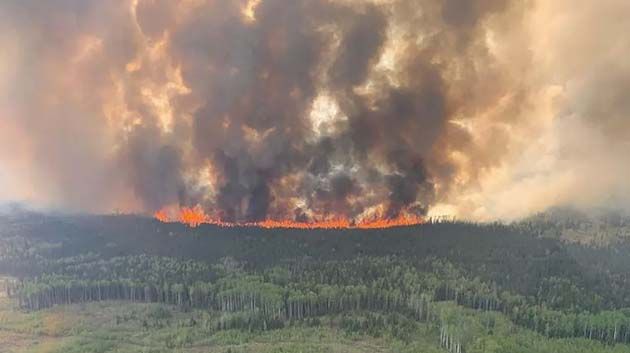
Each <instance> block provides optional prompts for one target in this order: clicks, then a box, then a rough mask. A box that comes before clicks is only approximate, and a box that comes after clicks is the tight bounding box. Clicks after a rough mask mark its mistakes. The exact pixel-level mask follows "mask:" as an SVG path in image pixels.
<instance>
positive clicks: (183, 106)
mask: <svg viewBox="0 0 630 353" xmlns="http://www.w3.org/2000/svg"><path fill="white" fill-rule="evenodd" d="M52 3H53V2H51V3H45V4H44V3H42V2H38V1H8V2H5V3H4V4H3V5H0V10H2V12H4V13H5V14H6V13H8V14H10V15H9V16H7V17H14V18H13V19H12V20H11V23H12V24H13V25H14V26H16V27H18V28H17V31H18V32H25V33H29V37H30V34H32V36H34V37H40V38H43V39H42V40H41V42H37V43H35V44H33V46H34V47H33V48H32V49H31V51H30V54H31V55H37V56H38V57H39V58H41V60H42V61H45V62H52V63H53V65H55V70H56V74H57V73H61V75H63V74H64V73H70V72H73V71H72V70H71V68H69V67H67V66H66V64H65V63H64V60H62V59H61V58H60V57H61V56H63V53H64V52H67V53H70V52H74V51H75V49H76V48H75V45H76V43H77V41H79V40H81V39H82V38H91V37H95V38H99V40H100V43H101V44H100V46H99V47H98V49H95V50H97V53H96V54H94V56H93V57H90V59H89V61H88V62H87V64H82V65H83V66H80V67H81V69H80V70H82V71H80V72H79V73H78V75H80V76H81V77H82V81H84V83H83V84H81V85H80V89H84V90H85V91H86V92H91V93H86V94H85V95H84V96H83V95H81V96H78V97H76V96H73V97H74V98H68V97H64V95H60V97H59V98H58V101H59V102H60V103H59V104H60V105H61V106H62V107H64V109H71V110H72V109H75V110H74V111H71V112H70V113H69V114H67V115H64V116H63V117H58V118H57V116H58V115H59V114H63V113H64V109H62V108H58V107H56V106H55V108H53V109H52V110H44V109H41V110H40V109H35V110H33V111H30V110H29V112H27V113H25V114H27V115H28V117H29V118H28V121H16V122H15V123H16V124H18V125H21V126H22V127H23V128H24V129H25V130H26V131H28V134H31V137H32V138H33V139H34V140H36V141H39V142H42V143H43V142H46V141H47V142H49V143H43V144H42V145H41V146H37V147H36V148H37V152H38V153H41V154H42V155H44V156H45V157H42V158H43V159H46V160H48V161H51V164H55V165H51V166H43V167H42V168H44V169H45V172H46V173H49V174H50V175H51V178H52V179H53V183H55V184H56V185H62V184H63V185H65V184H64V183H66V182H67V176H68V175H76V173H77V170H78V169H81V168H85V169H86V170H85V171H84V172H82V173H85V174H86V175H88V176H89V177H95V176H99V175H103V174H111V175H117V176H116V177H115V179H117V182H116V183H115V184H116V185H119V186H120V185H123V186H122V187H121V188H122V189H123V190H125V189H126V188H130V189H131V190H133V193H134V194H135V196H136V197H137V198H138V200H139V201H140V203H141V204H142V208H143V209H144V210H145V211H148V212H150V211H154V210H157V209H159V208H160V207H163V206H166V205H172V204H180V205H182V206H194V205H196V204H201V205H202V206H203V207H204V208H206V209H207V210H208V212H210V213H212V214H215V215H218V216H220V217H221V218H223V219H225V220H228V221H254V220H263V219H266V218H296V219H298V220H307V219H313V218H321V217H330V216H343V217H348V218H355V217H359V216H361V215H362V214H365V212H370V210H376V211H375V212H381V213H382V214H381V216H384V217H388V218H393V217H397V216H399V215H400V214H401V213H419V214H423V213H425V212H426V210H427V209H428V208H429V207H430V206H431V205H432V204H433V203H434V202H436V201H437V200H439V199H440V198H441V197H444V196H445V195H446V193H447V192H448V190H449V187H450V185H451V183H452V178H453V176H454V174H455V171H456V169H457V166H455V165H453V164H452V162H451V161H450V160H449V158H448V153H447V152H448V151H452V150H453V149H457V150H460V151H461V150H465V149H466V148H468V147H469V146H467V145H466V144H465V142H460V144H461V145H451V144H449V143H448V142H447V141H448V140H449V136H458V141H469V140H470V139H469V138H468V136H467V132H466V131H465V130H463V129H459V128H458V127H457V126H456V125H453V124H451V123H450V122H451V120H452V119H453V118H454V117H455V116H456V115H457V114H462V113H466V112H467V111H469V112H470V111H475V110H479V109H480V106H482V105H483V104H484V103H483V102H473V103H465V104H464V103H462V101H463V98H462V97H465V96H466V94H467V93H468V92H470V91H473V90H474V89H475V87H477V86H478V85H479V84H480V82H481V81H482V80H483V79H482V78H481V77H480V74H479V73H483V72H492V69H491V68H490V67H492V59H491V57H490V55H489V54H488V51H487V48H486V47H485V45H484V44H483V40H482V39H483V38H484V36H485V34H486V32H485V30H484V23H485V21H486V19H487V18H488V17H489V16H491V15H501V14H502V13H503V12H505V11H507V9H509V8H510V4H509V1H507V0H505V1H498V0H461V1H457V0H444V1H440V0H423V1H417V0H397V1H392V2H390V3H383V4H379V3H369V2H342V1H327V0H316V1H312V0H311V1H309V0H292V1H289V0H262V1H261V2H260V3H258V4H257V5H255V6H253V11H252V13H253V19H248V18H247V17H246V16H245V15H244V10H243V9H244V8H245V7H247V1H207V2H201V3H200V4H199V5H197V6H196V7H195V8H189V9H187V8H185V7H186V4H187V3H185V2H181V3H176V2H174V1H166V0H164V1H144V0H140V1H139V4H138V6H137V7H136V8H135V10H134V11H131V10H129V9H131V8H132V6H131V4H129V3H125V2H124V1H121V2H113V3H110V2H102V1H70V0H64V1H55V2H54V3H55V6H53V5H52ZM114 3H116V4H117V5H114ZM120 4H122V5H120ZM123 5H124V6H123ZM44 7H45V11H44V9H43V8H44ZM32 9H38V11H36V12H30V10H32ZM40 10H41V11H40ZM134 14H135V16H134ZM56 19H58V20H56ZM160 41H161V43H162V44H161V46H157V45H156V43H159V42H160ZM154 47H155V48H158V47H159V48H158V49H154V51H153V53H154V54H152V52H151V50H149V49H147V48H154ZM160 50H161V51H160ZM388 50H389V51H390V52H391V51H394V52H395V55H394V56H393V57H394V59H393V60H394V64H393V65H391V64H389V66H387V65H388V64H387V63H385V64H384V63H383V60H384V59H383V58H384V57H386V55H385V54H386V53H387V51H388ZM155 53H159V54H155ZM156 57H157V59H156ZM134 60H135V61H136V62H139V65H138V67H139V68H137V69H129V67H130V63H132V62H134ZM385 61H386V60H385ZM33 67H34V68H33V71H31V72H24V73H23V75H24V76H29V77H31V79H30V80H31V81H35V79H34V77H38V80H41V81H42V86H45V87H52V88H54V87H55V86H56V85H58V83H56V80H57V78H56V76H54V77H51V75H50V74H49V73H48V72H39V71H37V70H47V66H44V65H43V64H40V63H34V66H33ZM166 68H169V70H170V69H172V68H177V70H179V71H178V72H179V73H181V79H182V84H183V85H184V86H185V87H187V89H188V90H187V91H186V93H179V94H172V95H170V96H169V97H168V102H169V104H170V107H171V110H172V111H171V114H172V126H171V128H170V129H168V130H165V129H162V128H160V126H161V125H160V124H161V122H160V119H161V117H160V113H159V112H157V111H156V109H155V106H154V105H153V104H154V103H152V102H153V101H151V100H150V99H148V98H147V95H146V94H145V93H143V89H145V88H146V87H153V88H154V89H155V90H158V89H160V88H163V87H167V86H168V83H169V82H171V81H172V77H171V76H169V74H167V70H166ZM53 72H55V71H53ZM168 72H170V71H168ZM454 72H457V74H456V75H455V74H454ZM113 78H116V80H118V81H116V84H118V85H122V86H123V87H124V93H123V94H122V95H121V94H119V93H117V92H118V91H117V88H116V87H117V86H116V84H115V82H113V81H112V80H114V79H113ZM485 84H486V85H487V86H488V87H489V88H488V91H489V92H490V91H492V90H494V91H496V93H494V94H490V95H489V96H490V97H495V96H496V97H498V96H501V95H502V94H503V93H504V92H503V89H504V88H503V87H502V86H501V83H500V82H499V83H496V87H495V86H493V85H495V83H494V82H490V81H489V82H486V83H485ZM83 86H85V87H83ZM23 89H25V90H26V89H28V87H26V88H23ZM35 90H37V89H35ZM462 92H463V93H462ZM92 94H93V95H94V97H93V98H92V97H90V96H91V95H92ZM322 95H325V96H326V97H328V98H329V100H330V101H332V102H333V104H335V105H336V106H337V107H338V108H337V110H338V111H337V113H336V114H337V118H336V119H333V121H332V122H328V123H327V124H328V125H327V127H328V130H327V131H325V132H323V133H318V132H315V131H314V128H313V126H314V125H313V122H312V121H311V117H310V115H311V111H312V109H313V106H314V104H315V102H316V101H317V99H318V97H320V96H322ZM40 96H43V95H42V94H40V93H37V92H35V93H33V92H31V93H30V94H29V98H31V99H32V100H33V102H34V103H32V104H33V105H34V106H38V107H39V106H44V105H45V103H44V101H45V100H46V97H40ZM114 96H116V97H118V98H117V99H118V100H117V101H116V102H118V103H116V104H118V105H120V106H123V107H124V109H125V110H126V112H127V115H128V116H129V117H127V118H125V119H128V122H127V123H126V124H125V126H124V128H113V127H111V125H107V124H108V123H106V122H105V120H106V119H105V118H104V117H103V115H102V114H103V113H102V111H103V107H104V106H107V105H108V104H110V103H111V101H112V100H113V98H111V97H114ZM488 99H492V98H488ZM120 102H122V103H120ZM112 104H113V103H112ZM475 104H478V105H479V106H475ZM121 109H122V108H121ZM76 114H79V115H76ZM115 114H121V113H120V112H118V111H116V113H115ZM118 118H120V119H122V117H118ZM50 119H59V121H58V122H57V123H56V126H63V127H64V128H68V127H70V128H72V127H76V128H77V129H81V126H82V125H83V124H89V125H91V126H90V128H89V129H87V130H94V129H96V131H95V132H94V133H93V135H95V136H98V137H99V138H103V139H104V140H105V142H104V143H103V144H104V145H106V146H96V147H95V146H92V145H93V144H94V143H96V142H93V141H94V140H93V139H92V137H91V136H86V135H81V133H79V132H76V134H75V135H74V136H76V137H73V138H69V137H68V136H66V134H65V133H64V132H61V131H60V130H59V129H47V128H46V129H45V130H46V131H41V132H40V131H39V130H38V129H37V128H35V126H41V125H40V124H46V122H48V121H50ZM121 121H122V120H121ZM125 121H127V120H125ZM44 126H46V125H44ZM112 130H114V131H115V132H112ZM104 136H107V138H105V137H104ZM97 142H98V140H97ZM109 143H111V145H115V146H116V149H115V153H105V152H103V151H104V150H105V149H106V148H107V147H111V146H107V145H108V144H109ZM50 145H55V146H62V147H61V148H62V149H64V150H74V149H77V150H80V149H82V148H84V147H85V146H88V147H89V148H90V149H89V150H86V151H84V152H82V153H81V154H88V156H82V155H79V158H81V159H84V157H85V159H87V160H89V161H90V162H89V163H87V164H85V165H66V164H65V163H61V164H58V163H56V160H57V159H58V156H57V155H52V156H51V155H49V154H48V151H46V148H47V146H50ZM52 152H53V153H54V151H52ZM59 158H61V157H59ZM61 160H62V161H64V160H63V158H61ZM480 163H481V162H480ZM492 163H494V160H493V159H489V160H488V162H487V164H492ZM92 164H95V165H98V166H105V167H103V168H105V169H106V171H105V172H104V171H102V170H101V168H100V167H99V168H97V167H95V166H94V165H92ZM59 165H61V167H60V169H57V167H58V166H59ZM208 165H210V166H211V170H212V176H211V177H212V179H213V183H209V182H207V183H206V181H208V180H205V179H204V178H207V176H205V175H203V174H202V173H201V171H202V170H203V169H204V168H205V167H207V166H208ZM117 171H118V172H119V173H117ZM120 171H122V172H120ZM88 179H89V178H88ZM70 182H71V183H75V184H76V182H75V181H73V180H71V181H70ZM437 185H439V188H438V187H436V186H437ZM99 186H100V187H102V188H104V189H107V188H111V187H113V186H109V185H103V183H101V185H99ZM114 202H115V201H114ZM82 203H84V201H83V200H82V201H81V202H74V200H72V199H70V200H68V204H69V205H70V206H77V205H79V204H82Z"/></svg>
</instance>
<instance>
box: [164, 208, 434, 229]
mask: <svg viewBox="0 0 630 353" xmlns="http://www.w3.org/2000/svg"><path fill="white" fill-rule="evenodd" d="M154 217H155V219H157V220H158V221H160V222H164V223H174V222H180V223H183V224H186V225H188V226H189V227H193V228H194V227H198V226H200V225H202V224H212V225H216V226H221V227H260V228H266V229H271V228H285V229H382V228H391V227H406V226H413V225H418V224H423V223H425V221H426V220H425V218H424V217H421V216H417V215H407V214H401V215H399V216H398V217H396V218H382V217H381V218H376V217H375V218H370V219H363V220H360V221H358V222H355V221H352V220H349V219H347V218H333V219H326V220H318V221H312V222H298V221H292V220H274V219H266V220H263V221H259V222H245V223H235V222H225V221H222V220H220V219H217V218H213V217H211V216H209V215H207V214H206V213H205V212H204V210H203V209H202V208H201V207H199V206H196V207H183V208H178V209H172V208H170V209H169V208H163V209H161V210H159V211H157V212H155V214H154Z"/></svg>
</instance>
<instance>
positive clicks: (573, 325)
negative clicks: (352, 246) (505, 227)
mask: <svg viewBox="0 0 630 353" xmlns="http://www.w3.org/2000/svg"><path fill="white" fill-rule="evenodd" d="M136 263H139V264H141V263H145V261H138V262H136ZM163 263H165V264H169V263H170V262H169V261H164V262H163ZM158 270H159V269H155V268H151V271H158ZM215 271H216V273H217V275H219V276H220V277H219V278H218V279H217V280H216V281H212V282H210V281H194V282H188V283H168V282H150V281H146V280H145V281H142V280H138V279H136V280H132V279H114V280H76V279H73V278H72V277H68V276H66V277H63V276H43V277H40V278H39V279H37V280H30V281H23V282H21V283H17V284H15V288H13V289H12V292H13V293H16V297H17V298H18V301H19V303H20V305H21V306H22V307H23V308H25V309H28V310H38V309H43V308H48V307H50V306H53V305H57V304H70V303H80V302H88V301H101V300H128V301H137V302H158V303H165V304H172V305H178V306H180V307H194V308H205V309H211V310H215V311H218V312H221V313H223V315H224V316H223V317H222V320H221V327H222V328H237V327H241V328H248V329H252V328H255V329H269V328H274V327H278V325H281V324H283V323H285V322H291V321H295V320H306V319H311V318H316V317H321V316H324V315H334V314H343V313H347V312H363V311H368V312H385V313H389V312H396V313H399V314H401V315H404V316H405V317H408V318H410V319H413V320H416V321H422V322H431V323H435V324H436V325H437V326H438V327H440V330H441V335H442V337H443V339H444V342H443V344H444V345H445V347H446V348H448V349H449V350H451V351H454V352H457V351H458V350H461V349H462V348H461V347H462V345H463V344H465V343H463V342H464V341H463V340H462V339H461V338H460V337H459V335H458V334H457V333H454V332H455V331H453V325H448V324H446V323H445V319H444V314H443V313H442V312H441V311H440V310H441V309H439V305H438V304H439V303H440V302H446V301H452V302H454V303H456V304H458V305H460V306H463V307H466V308H470V309H475V310H480V311H486V312H502V313H503V314H505V315H506V316H507V317H509V318H510V319H511V320H512V321H513V322H515V323H517V324H519V325H522V326H524V327H527V328H530V329H532V330H534V331H536V332H538V333H541V334H543V335H545V336H547V337H584V338H588V339H593V340H599V341H602V342H608V343H613V342H621V343H628V342H630V311H627V310H616V311H602V312H598V313H586V312H575V311H566V312H564V311H559V310H554V309H551V308H548V307H547V306H546V305H545V303H544V302H542V303H540V302H539V300H538V299H536V298H527V297H524V296H521V295H515V294H512V293H510V292H508V291H504V290H500V289H499V288H498V287H497V286H496V285H494V284H492V283H490V284H489V283H487V282H484V281H483V280H481V279H479V278H470V277H469V276H467V275H466V274H465V273H464V272H463V271H461V270H459V269H458V268H457V267H455V266H454V265H453V264H451V263H450V262H447V261H445V260H442V259H436V258H429V259H425V260H424V261H421V262H419V263H418V265H416V266H412V265H410V264H409V263H408V262H406V261H404V260H401V259H398V258H395V257H383V258H375V257H361V258H357V259H354V260H350V261H343V262H325V263H323V262H296V263H293V264H291V265H288V266H277V267H274V268H271V269H267V270H264V271H262V272H260V273H256V272H246V271H244V270H243V269H242V268H238V266H235V265H234V264H230V262H229V261H227V262H226V263H225V264H224V265H222V266H218V267H216V268H215ZM129 273H135V272H133V271H130V272H129ZM189 278H192V277H189ZM569 294H570V293H569ZM554 295H555V294H554Z"/></svg>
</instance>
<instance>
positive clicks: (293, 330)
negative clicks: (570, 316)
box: [0, 298, 630, 353]
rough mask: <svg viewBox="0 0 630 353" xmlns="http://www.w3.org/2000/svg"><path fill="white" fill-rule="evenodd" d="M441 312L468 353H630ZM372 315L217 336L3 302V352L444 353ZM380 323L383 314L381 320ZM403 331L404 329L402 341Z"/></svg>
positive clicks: (133, 310) (409, 329)
mask: <svg viewBox="0 0 630 353" xmlns="http://www.w3.org/2000/svg"><path fill="white" fill-rule="evenodd" d="M439 308H440V311H441V312H442V313H443V314H446V315H445V317H446V320H447V321H448V323H449V325H450V327H452V328H453V330H457V332H458V334H459V335H460V337H462V340H463V341H464V342H465V344H466V345H465V346H466V352H467V353H519V352H523V353H525V352H532V353H533V352H536V353H564V352H566V353H587V352H588V353H595V352H614V353H630V347H629V346H624V345H617V346H606V345H603V344H601V343H597V342H594V341H588V340H582V339H566V340H553V339H547V338H545V337H543V336H541V335H538V334H536V333H534V332H532V331H529V330H527V329H524V328H522V327H518V326H516V325H514V324H512V323H511V322H510V321H509V320H508V319H507V318H506V317H504V316H503V315H502V314H500V313H495V312H486V313H483V312H479V311H474V310H469V309H464V308H461V307H459V306H457V305H454V304H453V303H440V304H439ZM368 315H375V314H370V313H362V312H359V313H353V314H352V315H345V316H334V317H332V316H328V317H321V318H318V320H316V321H308V320H307V321H304V322H298V323H294V324H293V325H290V326H287V327H285V328H282V329H277V330H270V331H257V332H248V331H246V330H226V331H217V330H216V329H215V327H216V323H217V320H219V314H217V313H212V312H206V311H201V310H193V311H188V312H185V311H182V310H179V309H178V308H175V307H169V306H164V305H161V304H141V303H123V302H101V303H90V304H80V305H70V306H57V307H54V308H52V309H49V310H42V311H39V312H32V313H26V312H22V311H20V310H17V309H16V308H15V306H14V303H13V302H11V301H10V300H8V299H6V298H1V299H0V352H2V353H4V352H8V353H110V352H111V353H166V352H176V353H177V352H181V353H184V352H186V353H189V352H190V353H193V352H194V353H197V352H199V353H202V352H203V353H215V352H216V353H227V352H230V353H320V352H324V353H325V352H331V353H337V352H339V353H365V352H383V353H385V352H392V353H394V352H395V353H443V352H445V350H443V349H442V348H440V347H439V344H438V343H439V332H438V329H437V328H436V327H435V326H433V325H429V324H425V323H417V322H414V321H412V320H408V319H406V318H404V317H402V316H399V317H397V318H396V322H398V323H397V324H395V325H391V324H388V325H387V326H386V327H385V328H384V329H383V330H382V331H381V332H368V331H365V330H362V329H349V328H348V327H350V326H348V325H346V326H344V325H343V324H341V323H342V322H343V320H345V322H348V320H355V321H357V322H361V321H362V320H365V318H366V317H367V316H368ZM376 315H381V314H376ZM401 327H404V328H405V329H404V330H403V331H404V332H403V334H401V333H400V332H401V329H400V328H401Z"/></svg>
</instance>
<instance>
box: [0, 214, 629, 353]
mask: <svg viewBox="0 0 630 353" xmlns="http://www.w3.org/2000/svg"><path fill="white" fill-rule="evenodd" d="M0 223H1V224H2V227H0V276H1V277H0V289H1V290H2V291H3V293H4V294H3V295H4V296H5V297H6V298H7V300H8V302H9V303H10V305H12V306H11V309H10V312H12V313H14V314H13V315H14V316H15V315H17V314H15V313H18V312H19V313H20V315H24V316H25V317H28V315H48V314H50V313H52V312H56V311H59V310H65V309H64V308H66V309H67V310H72V309H70V308H73V307H76V306H79V308H84V306H85V305H88V306H89V305H107V304H108V303H122V304H120V305H128V306H131V307H132V308H134V309H131V312H136V310H139V309H138V308H146V309H144V310H145V313H144V314H143V315H144V316H143V315H136V316H139V317H136V316H134V318H130V317H129V316H128V315H127V314H124V313H119V314H116V315H113V316H112V318H111V325H112V327H114V328H115V327H121V325H126V324H129V322H136V321H137V322H136V326H133V329H132V330H137V331H138V332H161V331H160V330H165V331H168V332H175V333H173V335H172V336H168V337H170V338H168V339H164V341H163V342H162V343H163V344H162V345H161V346H163V348H164V349H167V351H168V349H171V350H173V349H180V350H181V351H187V350H186V349H193V348H195V347H197V348H198V347H205V346H204V345H203V344H202V343H199V342H201V341H199V340H201V338H199V340H196V339H195V338H194V337H195V335H193V334H190V332H189V333H188V334H181V333H177V332H179V331H178V330H180V329H181V327H188V330H193V331H191V332H197V331H194V330H201V328H203V332H205V335H206V336H204V337H206V338H205V339H208V337H215V335H218V334H220V333H222V332H223V333H227V332H232V333H234V334H236V335H253V336H251V337H258V338H260V337H262V336H261V335H281V333H282V332H285V331H287V330H305V331H308V332H310V333H309V335H314V334H315V333H317V334H323V332H334V333H335V334H340V333H343V337H353V338H352V339H360V338H361V337H363V339H369V340H385V341H379V342H380V344H381V345H382V346H383V347H390V348H391V347H393V346H395V345H398V347H399V348H398V350H397V351H409V352H424V351H431V350H429V349H433V350H434V351H436V352H451V353H461V352H491V351H495V352H515V351H519V352H521V351H522V352H545V351H549V352H561V351H571V352H575V351H576V347H577V346H580V347H582V348H584V347H588V350H586V351H588V352H598V351H602V352H605V351H620V352H621V351H624V352H625V351H630V295H628V294H629V293H630V278H629V277H628V274H629V273H630V271H628V270H630V260H628V257H627V256H626V254H628V252H629V251H630V249H629V248H628V246H629V244H630V243H628V242H627V240H626V234H627V233H626V231H627V229H630V219H628V218H624V217H621V216H619V217H612V216H606V218H604V217H599V216H597V217H593V216H584V215H580V214H576V213H567V212H566V211H563V212H560V211H558V212H550V213H547V214H544V215H542V214H541V215H537V216H534V217H531V218H529V219H526V220H523V221H520V222H515V223H511V224H499V223H493V224H476V223H470V222H457V221H437V220H434V221H429V222H427V223H426V224H423V225H418V226H412V227H399V228H389V229H378V230H355V229H350V230H341V229H332V230H324V229H319V230H304V229H299V230H298V229H259V228H254V227H234V228H222V227H217V226H211V225H202V226H200V227H197V228H187V227H185V226H183V225H180V224H166V223H160V222H158V221H156V220H153V219H149V218H144V217H139V216H125V215H110V216H90V215H64V214H44V213H38V212H30V211H24V210H14V211H11V212H5V213H3V214H1V215H0ZM578 232H582V233H584V234H586V235H585V236H583V237H581V238H580V241H574V239H575V234H576V233H578ZM567 234H571V235H572V236H567ZM588 236H590V238H588ZM99 303H100V304H99ZM6 305H9V304H6ZM7 310H9V309H7ZM81 310H83V309H81ZM85 310H88V311H89V310H92V309H85ZM94 310H95V309H94ZM99 310H103V309H102V308H101V309H99ZM8 315H10V314H7V316H8ZM134 315H135V314H134ZM132 316H133V315H132ZM176 316H177V317H181V318H180V319H178V320H175V319H174V317H176ZM130 320H131V321H130ZM134 320H135V321H134ZM3 326H5V327H3ZM11 327H12V325H11V320H10V319H9V318H7V317H5V318H4V319H3V317H2V316H1V315H0V337H2V336H1V335H2V332H5V333H6V332H12V331H11V330H12V328H11ZM193 328H194V329H193ZM187 332H188V331H187ZM147 334H148V333H147ZM187 335H188V336H191V335H192V336H191V337H188V336H187ZM199 335H200V337H201V333H199ZM357 337H358V338H357ZM419 337H422V338H419ZM525 337H526V338H525ZM84 339H85V338H84ZM90 340H92V341H94V342H92V341H90V342H89V344H88V346H89V347H92V346H90V345H91V344H96V343H99V342H100V343H99V344H102V343H103V342H102V339H100V338H99V339H95V338H93V337H91V338H90ZM419 340H424V341H422V342H424V343H422V344H423V345H422V347H423V348H419V347H420V346H419V345H420V343H419V342H420V341H419ZM1 341H2V338H0V342H1ZM274 342H275V343H274V344H276V343H277V344H278V345H281V344H282V340H279V341H277V342H276V341H274ZM199 345H201V346H199ZM88 346H86V347H88ZM161 346H160V347H161ZM490 346H492V347H494V348H492V349H490V348H489V347H490ZM98 347H101V346H99V345H96V346H94V347H92V348H85V350H84V351H95V352H107V351H134V350H130V349H131V348H130V349H129V350H122V349H121V348H120V347H118V348H116V347H110V346H107V345H105V346H102V347H101V348H98ZM108 347H109V348H108ZM218 347H220V348H221V349H223V348H225V347H227V348H226V349H224V350H219V351H227V349H229V350H230V351H231V352H235V351H250V350H248V348H247V347H249V346H247V345H244V346H243V345H236V346H229V345H227V346H221V345H219V346H218ZM274 347H275V348H274ZM278 347H281V346H277V347H276V346H274V345H273V344H272V345H271V346H270V348H269V349H270V350H269V351H292V350H291V349H288V350H286V349H285V350H278V349H280V348H278ZM515 347H518V349H517V350H514V349H515ZM528 347H529V348H528ZM215 348H216V347H215ZM285 348H286V347H285ZM320 348H321V347H320ZM337 348H338V347H337ZM337 348H330V349H328V350H329V351H342V350H340V349H337ZM156 349H157V348H156ZM293 349H294V351H304V349H303V347H299V348H295V347H294V348H293ZM15 351H16V352H17V351H19V350H15ZM140 351H142V350H140ZM158 351H159V350H158ZM209 351H212V350H209ZM254 351H255V350H254ZM313 351H321V349H315V350H313ZM586 351H585V352H586Z"/></svg>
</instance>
